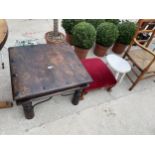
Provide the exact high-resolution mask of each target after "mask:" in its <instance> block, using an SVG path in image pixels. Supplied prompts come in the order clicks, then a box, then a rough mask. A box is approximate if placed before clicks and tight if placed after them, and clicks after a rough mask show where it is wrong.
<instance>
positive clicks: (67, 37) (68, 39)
mask: <svg viewBox="0 0 155 155" xmlns="http://www.w3.org/2000/svg"><path fill="white" fill-rule="evenodd" d="M66 41H67V42H68V43H69V44H70V45H72V35H71V34H68V33H66Z"/></svg>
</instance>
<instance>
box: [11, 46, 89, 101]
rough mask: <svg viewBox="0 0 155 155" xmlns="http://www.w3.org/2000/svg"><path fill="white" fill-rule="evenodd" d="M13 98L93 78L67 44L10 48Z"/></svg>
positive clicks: (27, 96)
mask: <svg viewBox="0 0 155 155" xmlns="http://www.w3.org/2000/svg"><path fill="white" fill-rule="evenodd" d="M9 58H10V68H11V77H12V88H13V97H14V99H15V100H20V99H24V98H29V97H30V98H31V97H35V96H40V95H43V94H48V93H53V92H57V91H61V90H65V89H68V88H72V87H76V86H79V85H83V84H87V83H90V82H91V81H92V79H91V77H90V76H89V74H88V73H87V71H86V70H85V68H84V67H83V65H82V64H81V62H80V60H79V59H78V58H77V56H76V54H75V53H74V51H73V48H72V47H71V46H70V45H68V44H66V43H65V44H64V43H63V44H58V45H45V44H42V45H35V46H25V47H13V48H10V49H9Z"/></svg>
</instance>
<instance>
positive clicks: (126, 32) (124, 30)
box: [116, 21, 136, 45]
mask: <svg viewBox="0 0 155 155" xmlns="http://www.w3.org/2000/svg"><path fill="white" fill-rule="evenodd" d="M118 30H119V37H118V39H117V41H116V42H117V43H121V44H124V45H129V44H130V42H131V40H132V38H133V36H134V34H135V31H136V24H135V23H134V22H129V21H123V22H122V23H120V24H118Z"/></svg>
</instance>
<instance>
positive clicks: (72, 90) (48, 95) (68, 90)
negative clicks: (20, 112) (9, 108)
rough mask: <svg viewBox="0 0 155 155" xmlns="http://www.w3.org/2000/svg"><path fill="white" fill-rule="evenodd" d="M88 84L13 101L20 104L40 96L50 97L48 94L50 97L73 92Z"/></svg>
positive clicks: (40, 97)
mask: <svg viewBox="0 0 155 155" xmlns="http://www.w3.org/2000/svg"><path fill="white" fill-rule="evenodd" d="M88 85H89V84H85V86H79V87H76V88H71V89H67V90H64V91H59V92H55V93H49V94H45V95H39V96H36V97H35V96H34V97H28V98H25V99H20V100H15V101H16V103H17V105H20V104H22V103H23V102H25V101H34V100H38V99H42V98H47V97H50V96H51V97H52V96H57V95H65V94H64V93H67V92H73V93H74V91H76V90H80V89H84V88H86V87H87V86H88Z"/></svg>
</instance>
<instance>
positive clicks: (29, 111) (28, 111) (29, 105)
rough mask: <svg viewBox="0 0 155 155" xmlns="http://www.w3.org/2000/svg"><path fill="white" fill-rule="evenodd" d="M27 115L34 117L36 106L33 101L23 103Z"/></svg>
mask: <svg viewBox="0 0 155 155" xmlns="http://www.w3.org/2000/svg"><path fill="white" fill-rule="evenodd" d="M22 106H23V110H24V114H25V117H26V118H27V119H32V118H33V117H34V108H33V105H32V102H31V101H27V102H24V103H22Z"/></svg>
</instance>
